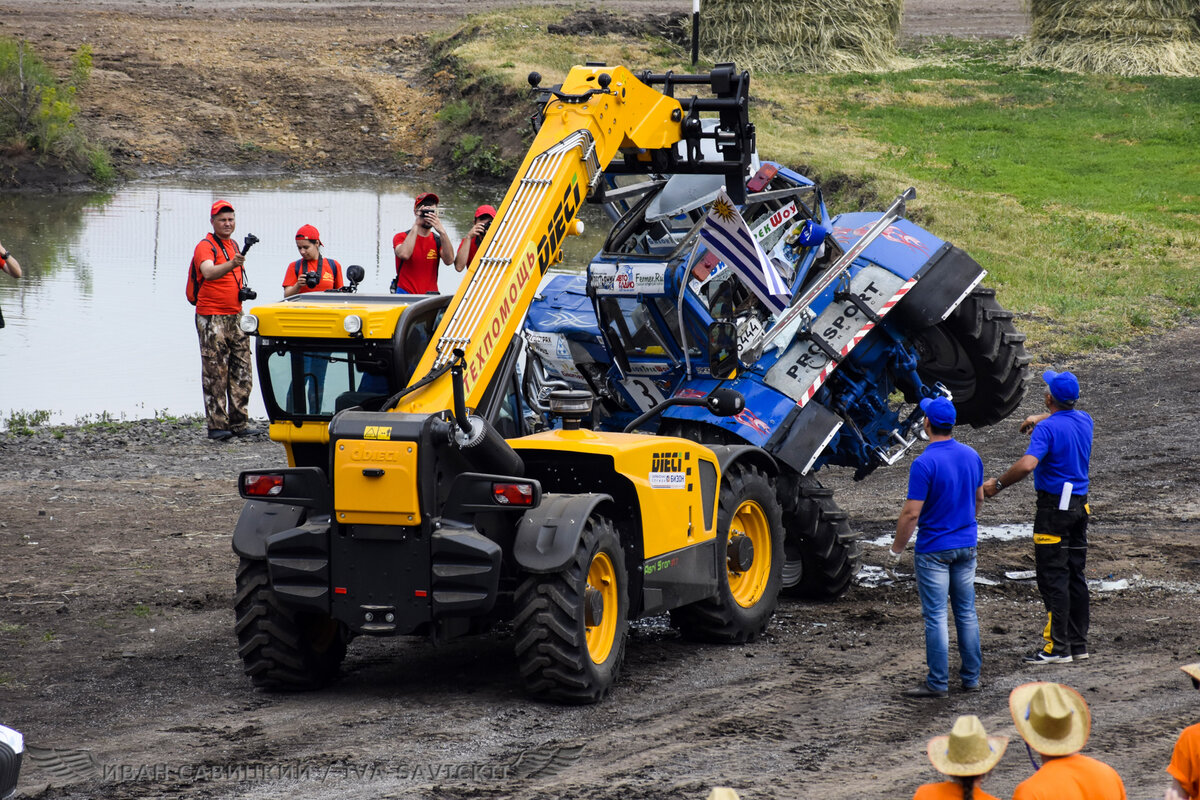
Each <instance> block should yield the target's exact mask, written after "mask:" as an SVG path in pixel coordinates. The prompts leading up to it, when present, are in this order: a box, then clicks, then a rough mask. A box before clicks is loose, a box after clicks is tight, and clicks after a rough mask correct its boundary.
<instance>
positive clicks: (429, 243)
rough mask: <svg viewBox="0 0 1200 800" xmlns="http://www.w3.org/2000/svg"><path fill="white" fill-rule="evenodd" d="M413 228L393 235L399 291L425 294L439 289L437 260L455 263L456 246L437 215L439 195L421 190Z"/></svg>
mask: <svg viewBox="0 0 1200 800" xmlns="http://www.w3.org/2000/svg"><path fill="white" fill-rule="evenodd" d="M413 211H414V212H415V214H416V217H417V219H416V221H415V222H413V226H412V228H410V229H409V230H408V231H405V232H403V233H397V234H396V235H395V236H393V237H392V249H393V250H394V251H395V253H396V292H397V293H398V294H425V293H427V292H436V291H437V290H438V285H437V279H438V260H439V259H440V260H441V263H443V264H451V263H453V262H454V246H453V245H452V244H450V235H449V234H448V233H446V229H445V228H444V227H442V221H441V219H440V218H439V217H438V196H437V195H436V194H434V193H433V192H422V193H421V194H419V195H417V199H416V200H415V201H414V202H413Z"/></svg>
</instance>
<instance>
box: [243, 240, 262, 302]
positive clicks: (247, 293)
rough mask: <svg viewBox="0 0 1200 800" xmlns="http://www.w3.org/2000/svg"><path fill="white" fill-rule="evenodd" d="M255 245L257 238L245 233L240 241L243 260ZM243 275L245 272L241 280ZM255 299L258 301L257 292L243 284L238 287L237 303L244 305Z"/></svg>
mask: <svg viewBox="0 0 1200 800" xmlns="http://www.w3.org/2000/svg"><path fill="white" fill-rule="evenodd" d="M256 244H258V237H257V236H255V235H254V234H253V233H247V234H246V238H245V239H243V240H242V257H243V258H245V256H246V253H249V252H250V248H251V247H253V246H254V245H256ZM245 274H246V273H245V272H243V273H242V276H243V278H244V277H245ZM257 299H258V292H256V291H254V290H253V289H251V288H250V287H249V286H248V285H246V284H244V283H243V284H242V285H241V286H239V287H238V302H239V303H244V302H246V301H247V300H257Z"/></svg>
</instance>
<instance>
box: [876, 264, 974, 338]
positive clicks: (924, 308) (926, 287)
mask: <svg viewBox="0 0 1200 800" xmlns="http://www.w3.org/2000/svg"><path fill="white" fill-rule="evenodd" d="M918 275H919V276H920V280H918V281H917V285H916V286H914V287H913V288H912V290H911V291H909V293H908V294H907V295H905V297H904V299H903V300H901V301H900V304H899V305H898V306H896V309H895V310H894V311H892V313H891V314H890V315H888V319H889V320H891V319H895V320H897V321H899V322H900V323H901V324H903V325H904V327H905V328H907V329H909V330H921V329H922V328H928V327H929V326H930V325H937V324H938V323H939V322H941V321H942V320H944V319H945V318H946V317H948V316H949V315H950V313H951V312H952V311H954V309H956V308H958V306H959V304H960V303H962V301H963V299H964V298H965V297H966V296H967V295H968V294H969V293H970V291H971V290H972V289H974V288H975V287H976V286H977V285H978V284H979V282H980V281H981V280H983V276H984V270H983V267H981V266H979V262H977V261H976V260H975V259H973V258H971V256H969V255H967V253H966V251H964V250H962V249H960V248H958V247H956V246H954V245H952V244H949V243H947V244H946V245H944V246H943V247H941V248H940V249H939V250H938V251H937V252H936V253H934V254H933V257H932V258H930V259H929V261H927V262H926V263H925V265H924V266H922V267H921V269H920V271H919V272H918Z"/></svg>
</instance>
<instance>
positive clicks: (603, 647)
mask: <svg viewBox="0 0 1200 800" xmlns="http://www.w3.org/2000/svg"><path fill="white" fill-rule="evenodd" d="M587 588H589V589H592V590H593V591H595V592H597V593H599V595H600V600H601V602H602V604H603V605H602V608H603V611H602V612H601V614H600V624H599V625H587V623H586V621H585V623H584V637H585V639H586V640H587V649H588V655H589V656H590V657H591V659H592V661H593V662H594V663H596V664H603V663H604V662H605V661H607V660H608V656H609V654H610V653H612V649H613V639H614V638H615V637H616V632H617V608H618V607H619V606H618V602H617V571H616V569H615V568H614V567H613V562H612V559H611V558H609V557H608V553H596V554H595V555H594V556H592V563H591V565H590V566H589V567H588V574H587Z"/></svg>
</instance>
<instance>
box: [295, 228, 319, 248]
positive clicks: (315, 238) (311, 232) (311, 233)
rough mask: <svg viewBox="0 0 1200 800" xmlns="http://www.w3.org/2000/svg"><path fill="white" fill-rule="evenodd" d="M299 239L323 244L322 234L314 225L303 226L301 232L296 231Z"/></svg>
mask: <svg viewBox="0 0 1200 800" xmlns="http://www.w3.org/2000/svg"><path fill="white" fill-rule="evenodd" d="M296 238H297V239H308V240H309V241H310V242H316V243H317V244H320V243H321V233H320V231H318V230H317V229H316V228H314V227H313V226H312V225H302V226H300V230H298V231H296Z"/></svg>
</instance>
